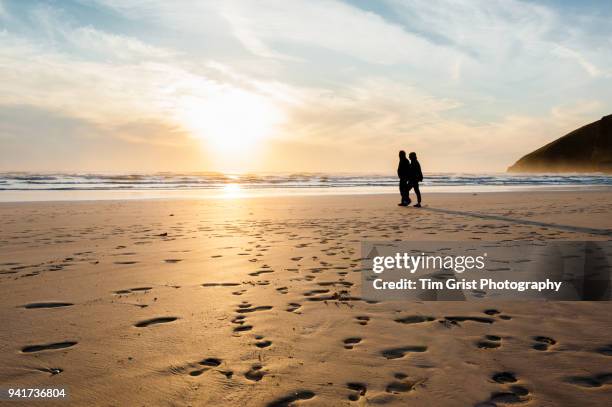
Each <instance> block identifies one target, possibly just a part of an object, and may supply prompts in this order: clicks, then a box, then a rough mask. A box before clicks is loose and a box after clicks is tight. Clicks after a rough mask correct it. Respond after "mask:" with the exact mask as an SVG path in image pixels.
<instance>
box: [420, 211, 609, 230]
mask: <svg viewBox="0 0 612 407" xmlns="http://www.w3.org/2000/svg"><path fill="white" fill-rule="evenodd" d="M422 209H424V210H428V211H432V212H439V213H446V214H448V215H458V216H470V217H472V218H479V219H489V220H499V221H502V222H510V223H516V224H519V225H531V226H539V227H545V228H551V229H559V230H564V231H568V232H579V233H588V234H591V235H600V236H612V230H611V229H597V228H585V227H580V226H571V225H559V224H557V223H546V222H538V221H535V220H525V219H515V218H508V217H506V216H500V215H488V214H485V213H477V212H465V211H454V210H450V209H440V208H432V207H430V206H429V207H423V208H422Z"/></svg>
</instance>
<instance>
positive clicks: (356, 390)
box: [346, 382, 368, 401]
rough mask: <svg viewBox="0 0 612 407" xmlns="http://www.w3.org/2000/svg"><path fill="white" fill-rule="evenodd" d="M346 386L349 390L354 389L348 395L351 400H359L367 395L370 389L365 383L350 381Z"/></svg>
mask: <svg viewBox="0 0 612 407" xmlns="http://www.w3.org/2000/svg"><path fill="white" fill-rule="evenodd" d="M346 387H348V389H349V390H352V391H353V392H352V393H351V394H349V396H348V399H349V400H351V401H357V400H359V399H360V398H361V397H363V396H365V395H366V392H367V391H368V388H367V386H366V385H365V383H358V382H350V383H347V384H346Z"/></svg>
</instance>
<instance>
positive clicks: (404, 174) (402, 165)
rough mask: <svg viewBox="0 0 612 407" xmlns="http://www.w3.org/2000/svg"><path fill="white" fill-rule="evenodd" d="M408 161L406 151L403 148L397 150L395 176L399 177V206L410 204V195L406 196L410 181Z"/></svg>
mask: <svg viewBox="0 0 612 407" xmlns="http://www.w3.org/2000/svg"><path fill="white" fill-rule="evenodd" d="M410 172H411V171H410V161H408V159H407V158H406V152H405V151H404V150H402V151H400V152H399V165H398V166H397V176H398V177H399V180H400V181H399V190H400V195H401V196H402V202H401V203H399V204H398V205H399V206H408V205H410V197H409V196H408V191H410V189H409V186H408V185H409V183H410Z"/></svg>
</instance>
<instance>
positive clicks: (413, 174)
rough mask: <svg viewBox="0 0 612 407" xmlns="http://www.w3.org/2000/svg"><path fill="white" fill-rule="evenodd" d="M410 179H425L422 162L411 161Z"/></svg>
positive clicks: (418, 180)
mask: <svg viewBox="0 0 612 407" xmlns="http://www.w3.org/2000/svg"><path fill="white" fill-rule="evenodd" d="M409 178H410V181H416V182H421V181H423V173H422V172H421V164H419V162H418V161H417V160H412V162H411V163H410V177H409Z"/></svg>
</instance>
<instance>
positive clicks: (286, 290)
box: [276, 287, 289, 294]
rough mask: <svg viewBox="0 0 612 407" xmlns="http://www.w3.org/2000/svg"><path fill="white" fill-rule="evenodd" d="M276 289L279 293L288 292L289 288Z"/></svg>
mask: <svg viewBox="0 0 612 407" xmlns="http://www.w3.org/2000/svg"><path fill="white" fill-rule="evenodd" d="M276 291H278V292H279V293H281V294H287V293H288V292H289V289H288V288H287V287H279V288H277V289H276Z"/></svg>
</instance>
